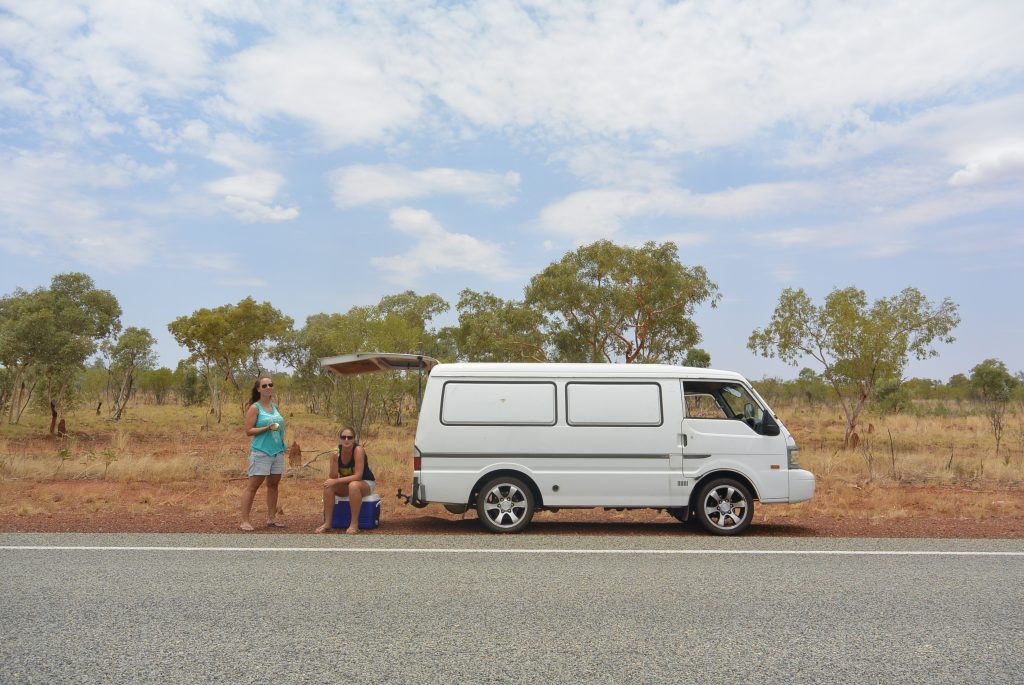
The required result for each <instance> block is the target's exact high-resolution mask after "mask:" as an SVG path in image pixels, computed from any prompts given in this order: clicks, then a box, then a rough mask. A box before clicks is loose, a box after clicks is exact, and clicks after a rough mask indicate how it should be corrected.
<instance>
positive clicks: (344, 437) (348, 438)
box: [341, 435, 356, 440]
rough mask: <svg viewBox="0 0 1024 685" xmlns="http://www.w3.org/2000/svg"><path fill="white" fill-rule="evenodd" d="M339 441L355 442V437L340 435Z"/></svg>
mask: <svg viewBox="0 0 1024 685" xmlns="http://www.w3.org/2000/svg"><path fill="white" fill-rule="evenodd" d="M341 439H342V440H355V439H356V436H354V435H342V436H341Z"/></svg>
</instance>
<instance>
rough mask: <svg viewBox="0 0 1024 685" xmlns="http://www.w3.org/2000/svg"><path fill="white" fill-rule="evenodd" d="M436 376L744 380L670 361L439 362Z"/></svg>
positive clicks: (433, 372)
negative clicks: (630, 362) (667, 362)
mask: <svg viewBox="0 0 1024 685" xmlns="http://www.w3.org/2000/svg"><path fill="white" fill-rule="evenodd" d="M430 375H431V376H434V377H449V376H529V377H555V376H557V377H576V376H591V377H596V376H604V377H610V376H645V377H662V378H664V377H669V378H709V379H721V380H745V379H744V378H743V376H742V375H741V374H739V373H736V372H735V371H722V370H719V369H702V368H698V367H693V366H671V365H669V364H558V363H549V362H544V363H532V364H531V363H483V362H474V363H459V364H438V365H437V366H435V367H434V368H433V369H432V370H431V372H430Z"/></svg>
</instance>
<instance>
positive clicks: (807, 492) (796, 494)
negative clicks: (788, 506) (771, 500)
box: [789, 469, 814, 502]
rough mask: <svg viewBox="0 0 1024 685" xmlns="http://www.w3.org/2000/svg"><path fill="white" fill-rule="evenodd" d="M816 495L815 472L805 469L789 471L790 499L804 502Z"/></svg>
mask: <svg viewBox="0 0 1024 685" xmlns="http://www.w3.org/2000/svg"><path fill="white" fill-rule="evenodd" d="M812 497H814V474H813V473H811V472H810V471H805V470H804V469H793V470H792V471H790V472H789V501H790V502H804V501H806V500H809V499H810V498H812Z"/></svg>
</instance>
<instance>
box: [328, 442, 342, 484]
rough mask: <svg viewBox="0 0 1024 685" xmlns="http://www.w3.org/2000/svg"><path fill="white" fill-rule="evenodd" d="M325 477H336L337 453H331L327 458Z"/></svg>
mask: <svg viewBox="0 0 1024 685" xmlns="http://www.w3.org/2000/svg"><path fill="white" fill-rule="evenodd" d="M338 449H341V448H340V447H339V448H338ZM327 477H328V478H334V479H337V477H338V454H332V455H331V458H330V459H328V460H327Z"/></svg>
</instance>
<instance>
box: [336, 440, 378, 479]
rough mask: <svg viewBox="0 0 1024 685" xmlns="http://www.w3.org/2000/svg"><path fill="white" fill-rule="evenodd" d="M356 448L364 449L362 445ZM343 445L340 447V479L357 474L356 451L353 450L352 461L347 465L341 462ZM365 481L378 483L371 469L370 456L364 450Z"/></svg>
mask: <svg viewBox="0 0 1024 685" xmlns="http://www.w3.org/2000/svg"><path fill="white" fill-rule="evenodd" d="M356 447H362V445H356ZM341 454H342V451H341V445H338V477H339V478H344V477H345V476H351V475H352V474H353V473H355V469H356V450H355V447H353V448H352V461H351V462H349V463H348V464H345V463H343V462H342V461H341ZM363 480H372V481H376V480H377V479H376V478H374V476H373V470H372V469H371V468H370V456H369V455H368V454H366V450H365V449H364V450H363Z"/></svg>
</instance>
